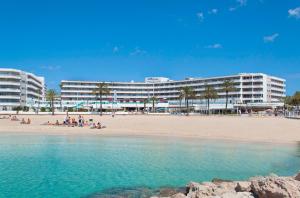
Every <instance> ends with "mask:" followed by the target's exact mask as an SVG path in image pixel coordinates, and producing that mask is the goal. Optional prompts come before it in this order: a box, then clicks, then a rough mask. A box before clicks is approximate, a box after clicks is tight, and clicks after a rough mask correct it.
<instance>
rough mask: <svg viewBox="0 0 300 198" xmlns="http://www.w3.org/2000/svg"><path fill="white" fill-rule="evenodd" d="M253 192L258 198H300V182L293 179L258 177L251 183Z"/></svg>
mask: <svg viewBox="0 0 300 198" xmlns="http://www.w3.org/2000/svg"><path fill="white" fill-rule="evenodd" d="M251 192H252V193H253V194H254V196H256V197H258V198H299V197H300V182H299V181H297V180H295V179H294V178H291V177H272V176H269V177H258V178H255V179H252V181H251Z"/></svg>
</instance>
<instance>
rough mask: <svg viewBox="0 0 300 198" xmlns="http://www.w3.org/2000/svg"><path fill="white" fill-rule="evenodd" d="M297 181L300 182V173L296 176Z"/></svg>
mask: <svg viewBox="0 0 300 198" xmlns="http://www.w3.org/2000/svg"><path fill="white" fill-rule="evenodd" d="M295 180H297V181H300V172H299V173H298V174H297V175H296V176H295Z"/></svg>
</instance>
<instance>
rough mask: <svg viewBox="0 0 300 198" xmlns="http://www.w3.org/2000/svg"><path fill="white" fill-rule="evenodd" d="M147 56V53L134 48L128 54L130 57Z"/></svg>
mask: <svg viewBox="0 0 300 198" xmlns="http://www.w3.org/2000/svg"><path fill="white" fill-rule="evenodd" d="M145 54H147V51H145V50H142V49H140V48H139V47H136V48H135V49H134V50H133V51H132V52H130V55H131V56H138V55H145Z"/></svg>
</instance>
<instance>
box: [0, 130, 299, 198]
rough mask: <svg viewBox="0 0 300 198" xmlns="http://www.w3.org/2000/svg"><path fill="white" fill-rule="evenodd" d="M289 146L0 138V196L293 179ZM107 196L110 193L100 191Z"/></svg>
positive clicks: (293, 151) (295, 154)
mask: <svg viewBox="0 0 300 198" xmlns="http://www.w3.org/2000/svg"><path fill="white" fill-rule="evenodd" d="M299 167H300V149H299V147H298V146H297V145H280V144H276V145H275V144H262V143H261V144H259V143H237V142H224V141H208V140H205V141H204V140H203V141H201V140H191V139H178V138H161V139H159V138H149V137H147V138H141V137H102V136H46V135H43V136H41V135H5V134H2V135H0V197H83V196H93V195H96V194H99V193H100V194H101V192H106V193H107V192H111V193H114V192H115V191H116V190H114V189H123V188H128V189H138V188H139V187H148V188H152V189H156V188H159V187H161V186H173V187H179V186H184V185H186V184H187V183H188V182H189V181H208V180H212V179H213V178H222V179H232V180H233V179H234V180H240V179H248V178H249V177H252V176H255V175H267V174H270V173H276V174H278V175H292V174H295V173H296V172H297V171H298V170H299ZM107 189H110V190H107Z"/></svg>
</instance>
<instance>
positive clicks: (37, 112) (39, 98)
mask: <svg viewBox="0 0 300 198" xmlns="http://www.w3.org/2000/svg"><path fill="white" fill-rule="evenodd" d="M37 92H38V94H39V96H38V107H37V109H36V114H39V110H40V103H41V95H42V94H43V92H42V89H41V88H39V89H38V90H37Z"/></svg>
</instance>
